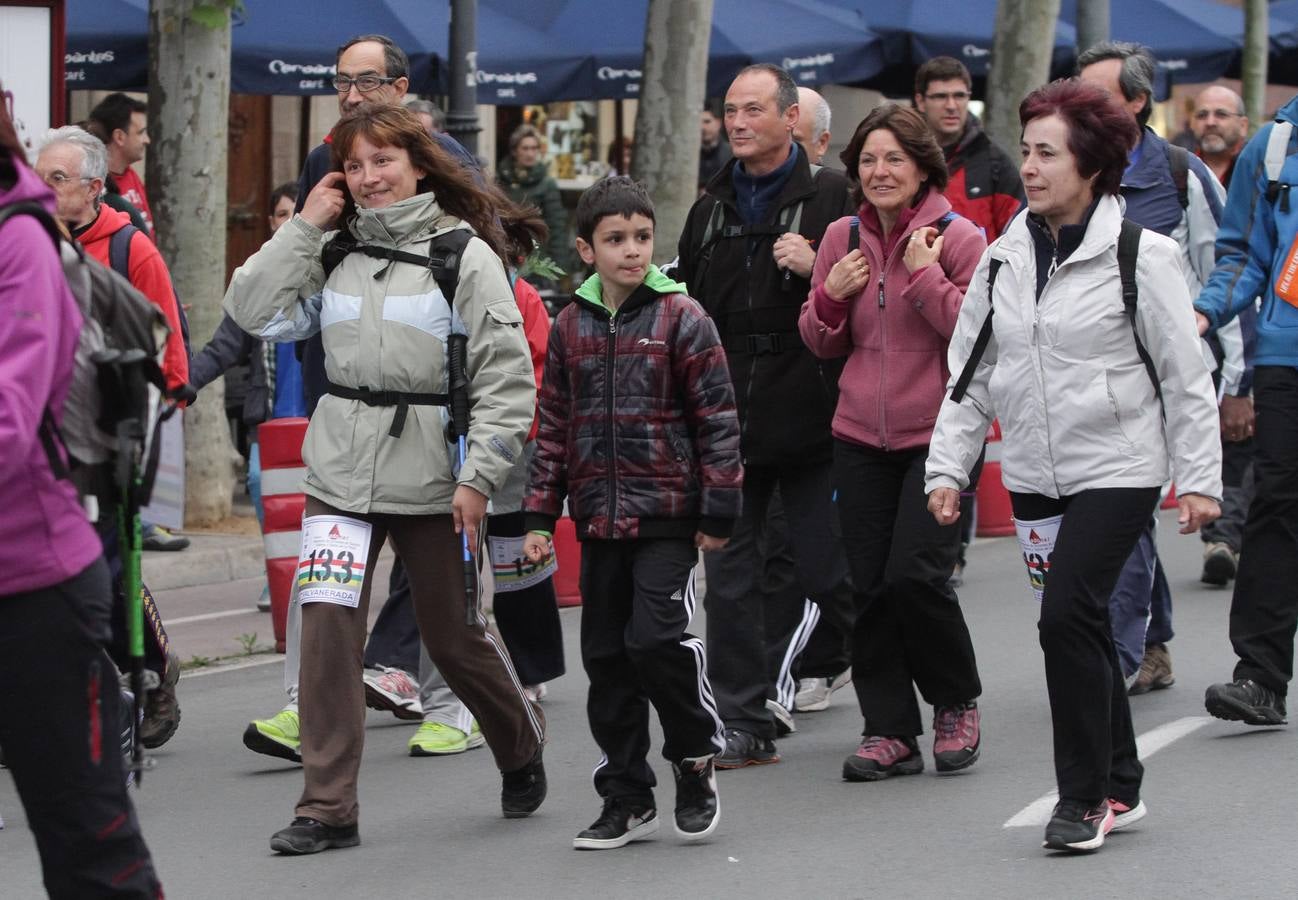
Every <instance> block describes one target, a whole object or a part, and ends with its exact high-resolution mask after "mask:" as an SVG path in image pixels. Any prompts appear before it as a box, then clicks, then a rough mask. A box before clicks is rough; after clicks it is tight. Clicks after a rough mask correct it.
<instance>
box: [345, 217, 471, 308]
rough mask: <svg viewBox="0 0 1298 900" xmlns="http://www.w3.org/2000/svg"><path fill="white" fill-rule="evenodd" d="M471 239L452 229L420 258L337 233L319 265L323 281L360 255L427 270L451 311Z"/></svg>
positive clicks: (468, 233)
mask: <svg viewBox="0 0 1298 900" xmlns="http://www.w3.org/2000/svg"><path fill="white" fill-rule="evenodd" d="M472 237H473V233H472V232H470V231H468V230H467V229H464V228H453V229H451V230H450V231H448V232H445V233H444V234H439V235H437V236H435V237H434V238H433V239H432V241H431V243H430V244H429V246H428V255H427V256H420V255H418V254H416V253H407V252H406V251H404V250H395V249H393V248H391V247H380V246H377V245H375V244H362V243H359V242H358V241H357V240H356V239H355V238H353V237H352V236H351V235H349V234H347V233H346V232H344V231H340V232H339V233H338V234H337V235H335V236H334V238H333V239H332V240H331V241H329V242H328V243H327V244H325V246H324V249H323V250H322V251H321V254H320V262H321V265H323V266H324V272H325V278H328V277H329V276H330V275H331V274H333V270H334V269H336V268H338V266H339V264H340V263H341V262H342V261H343V259H345V258H346V257H347V256H348V255H349V254H352V253H364V254H365V255H366V256H368V257H371V258H372V259H385V260H388V261H389V262H404V263H410V264H411V265H415V266H419V267H420V268H426V269H429V270H430V271H431V272H432V273H433V280H435V281H436V282H437V287H438V289H439V290H441V292H442V296H443V297H445V298H446V303H447V305H448V306H451V307H452V308H454V306H455V288H456V285H457V284H459V280H460V261H461V260H462V259H463V257H464V248H465V247H467V246H468V244H469V240H470V239H471V238H472Z"/></svg>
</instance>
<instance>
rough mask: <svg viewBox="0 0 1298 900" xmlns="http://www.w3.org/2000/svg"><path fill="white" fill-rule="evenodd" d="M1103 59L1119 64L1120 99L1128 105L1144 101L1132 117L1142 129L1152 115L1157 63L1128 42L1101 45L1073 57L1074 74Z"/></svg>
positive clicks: (1146, 48)
mask: <svg viewBox="0 0 1298 900" xmlns="http://www.w3.org/2000/svg"><path fill="white" fill-rule="evenodd" d="M1106 59H1117V60H1121V61H1122V69H1121V70H1120V71H1119V72H1118V87H1120V88H1121V89H1122V96H1123V97H1125V98H1126V99H1127V100H1128V101H1131V100H1138V99H1140V98H1141V97H1143V98H1145V108H1144V109H1142V110H1141V111H1140V114H1139V115H1137V116H1136V121H1137V122H1139V123H1140V125H1141V126H1142V127H1143V126H1144V124H1145V123H1146V122H1148V121H1149V117H1150V115H1152V114H1153V112H1154V72H1155V70H1156V69H1157V68H1158V63H1157V62H1156V61H1155V60H1154V54H1153V53H1152V52H1150V49H1149V48H1148V47H1146V46H1143V45H1142V44H1133V43H1130V42H1128V41H1101V42H1100V43H1098V44H1096V45H1095V46H1094V47H1091V48H1090V49H1089V50H1086V51H1085V52H1083V53H1081V54H1079V55H1078V57H1077V71H1078V72H1081V71H1082V69H1085V68H1086V67H1087V66H1091V65H1094V64H1095V63H1098V62H1104V61H1105V60H1106Z"/></svg>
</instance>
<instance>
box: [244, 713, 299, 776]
mask: <svg viewBox="0 0 1298 900" xmlns="http://www.w3.org/2000/svg"><path fill="white" fill-rule="evenodd" d="M300 725H301V723H300V721H299V720H298V716H297V710H296V709H293V708H292V707H286V708H284V709H281V710H280V711H279V712H277V713H275V715H273V716H271V717H270V718H269V719H254V720H253V721H252V722H250V723H249V724H248V727H247V728H246V729H245V730H244V732H243V745H244V746H245V747H247V748H248V749H249V750H251V751H252V752H253V753H264V754H265V755H267V756H274V757H278V758H279V759H287V760H288V761H289V762H295V763H300V762H301V761H302V739H301V736H300V734H299V733H298V729H299V727H300Z"/></svg>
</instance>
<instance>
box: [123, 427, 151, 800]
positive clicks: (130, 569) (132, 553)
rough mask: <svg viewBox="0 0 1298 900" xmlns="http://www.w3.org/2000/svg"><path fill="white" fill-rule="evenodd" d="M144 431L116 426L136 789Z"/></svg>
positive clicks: (140, 750) (139, 770)
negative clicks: (141, 480)
mask: <svg viewBox="0 0 1298 900" xmlns="http://www.w3.org/2000/svg"><path fill="white" fill-rule="evenodd" d="M142 435H143V429H142V427H141V424H140V421H139V420H138V419H126V420H125V421H122V422H120V423H118V426H117V442H118V455H117V484H118V485H119V488H120V490H121V503H120V504H119V506H118V510H117V529H118V539H119V544H120V546H121V553H122V591H123V592H124V593H125V595H126V635H127V655H128V656H129V657H130V663H131V693H133V694H134V695H135V698H134V706H133V709H132V710H131V733H132V735H133V739H132V741H131V771H132V772H134V773H135V786H136V787H137V788H138V787H139V786H140V785H141V783H143V781H144V746H143V744H141V743H140V727H139V726H140V719H141V717H142V716H143V714H144V700H145V690H144V601H143V598H142V594H143V587H144V585H143V580H142V579H141V577H140V554H141V553H142V552H143V549H144V548H143V545H142V538H141V535H140V455H139V447H140V439H141V437H142Z"/></svg>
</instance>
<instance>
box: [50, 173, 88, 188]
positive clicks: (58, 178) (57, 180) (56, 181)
mask: <svg viewBox="0 0 1298 900" xmlns="http://www.w3.org/2000/svg"><path fill="white" fill-rule="evenodd" d="M41 180H43V181H44V182H45V183H46V184H48V185H49V186H50V187H52V188H61V187H63V185H65V184H67V183H68V182H69V181H85V182H91V181H94V179H93V178H86V177H84V176H80V175H65V174H63V173H62V172H51V173H50V174H48V175H43V176H41Z"/></svg>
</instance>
